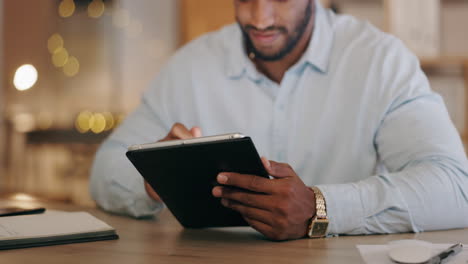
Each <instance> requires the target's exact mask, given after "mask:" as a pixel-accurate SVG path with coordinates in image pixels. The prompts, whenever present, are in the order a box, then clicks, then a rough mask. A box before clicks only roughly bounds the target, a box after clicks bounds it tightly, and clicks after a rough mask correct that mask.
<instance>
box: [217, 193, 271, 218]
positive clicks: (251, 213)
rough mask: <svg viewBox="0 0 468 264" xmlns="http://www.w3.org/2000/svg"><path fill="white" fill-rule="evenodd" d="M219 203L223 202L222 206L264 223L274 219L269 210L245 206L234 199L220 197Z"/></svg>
mask: <svg viewBox="0 0 468 264" xmlns="http://www.w3.org/2000/svg"><path fill="white" fill-rule="evenodd" d="M221 203H222V204H223V206H225V207H227V208H231V209H232V210H235V211H237V212H239V213H240V214H241V215H242V217H247V218H249V219H253V220H256V221H258V222H262V223H264V224H265V225H271V224H272V222H273V220H274V219H273V217H272V215H271V213H270V212H268V211H265V210H262V209H258V208H254V207H250V206H246V205H244V204H241V203H238V202H236V201H232V200H229V199H224V198H223V199H221Z"/></svg>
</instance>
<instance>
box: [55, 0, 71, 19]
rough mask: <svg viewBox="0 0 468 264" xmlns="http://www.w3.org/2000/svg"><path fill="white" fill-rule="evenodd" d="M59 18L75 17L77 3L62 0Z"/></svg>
mask: <svg viewBox="0 0 468 264" xmlns="http://www.w3.org/2000/svg"><path fill="white" fill-rule="evenodd" d="M58 12H59V16H61V17H63V18H67V17H70V16H72V15H73V13H74V12H75V2H74V1H73V0H62V2H61V3H60V5H59V9H58Z"/></svg>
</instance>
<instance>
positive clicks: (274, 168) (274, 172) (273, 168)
mask: <svg viewBox="0 0 468 264" xmlns="http://www.w3.org/2000/svg"><path fill="white" fill-rule="evenodd" d="M269 164H270V166H269V167H265V168H266V169H267V172H268V174H270V175H271V176H273V177H275V178H286V177H292V176H295V175H296V173H295V172H294V169H293V168H292V167H291V166H290V165H289V164H287V163H279V162H276V161H272V160H270V161H269Z"/></svg>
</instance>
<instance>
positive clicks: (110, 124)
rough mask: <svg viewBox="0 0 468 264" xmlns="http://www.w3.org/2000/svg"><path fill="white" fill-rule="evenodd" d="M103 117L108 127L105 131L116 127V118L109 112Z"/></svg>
mask: <svg viewBox="0 0 468 264" xmlns="http://www.w3.org/2000/svg"><path fill="white" fill-rule="evenodd" d="M102 115H103V116H104V118H105V120H106V126H105V128H104V131H108V130H111V129H112V128H113V127H114V125H115V121H114V116H113V115H112V114H111V113H109V112H104V113H102Z"/></svg>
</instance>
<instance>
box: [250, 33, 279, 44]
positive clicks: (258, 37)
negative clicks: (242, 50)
mask: <svg viewBox="0 0 468 264" xmlns="http://www.w3.org/2000/svg"><path fill="white" fill-rule="evenodd" d="M279 36H280V34H279V32H258V31H257V32H256V31H250V37H251V38H252V40H253V41H254V42H256V43H257V44H261V45H267V44H271V43H272V42H274V41H275V40H276V39H277V38H278V37H279Z"/></svg>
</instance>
